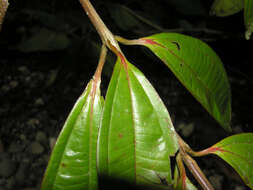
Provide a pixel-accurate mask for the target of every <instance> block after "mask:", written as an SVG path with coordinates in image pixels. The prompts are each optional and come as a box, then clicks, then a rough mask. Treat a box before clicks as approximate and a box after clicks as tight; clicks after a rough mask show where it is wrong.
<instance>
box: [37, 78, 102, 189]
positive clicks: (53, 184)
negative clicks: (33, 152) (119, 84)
mask: <svg viewBox="0 0 253 190" xmlns="http://www.w3.org/2000/svg"><path fill="white" fill-rule="evenodd" d="M99 84H100V81H95V80H91V81H90V82H89V84H88V86H87V87H86V89H85V91H84V93H83V94H82V95H81V96H80V98H79V99H78V100H77V102H76V104H75V105H74V107H73V109H72V111H71V113H70V114H69V116H68V118H67V120H66V122H65V124H64V127H63V129H62V131H61V133H60V135H59V137H58V140H57V142H56V144H55V147H54V150H53V152H52V154H51V159H50V161H49V164H48V167H47V170H46V173H45V176H44V179H43V183H42V188H41V189H42V190H65V189H66V190H67V189H68V190H69V189H71V190H79V189H90V190H95V189H97V185H98V184H97V170H96V146H97V135H98V126H99V122H100V118H101V114H102V106H103V105H102V104H103V99H102V97H101V96H100V89H99Z"/></svg>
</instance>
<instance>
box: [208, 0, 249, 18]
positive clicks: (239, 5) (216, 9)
mask: <svg viewBox="0 0 253 190" xmlns="http://www.w3.org/2000/svg"><path fill="white" fill-rule="evenodd" d="M249 1H251V0H249ZM242 9H243V0H215V1H214V3H213V5H212V8H211V11H210V13H211V14H214V15H216V16H220V17H223V16H229V15H232V14H235V13H237V12H239V11H241V10H242Z"/></svg>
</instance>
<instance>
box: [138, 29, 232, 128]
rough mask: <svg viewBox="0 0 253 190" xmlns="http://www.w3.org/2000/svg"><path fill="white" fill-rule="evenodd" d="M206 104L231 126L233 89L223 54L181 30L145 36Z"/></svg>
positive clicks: (144, 40) (222, 120) (167, 63)
mask: <svg viewBox="0 0 253 190" xmlns="http://www.w3.org/2000/svg"><path fill="white" fill-rule="evenodd" d="M140 40H141V41H142V43H141V44H142V45H145V46H146V47H148V48H149V49H150V50H151V51H153V53H155V55H156V56H157V57H159V58H160V59H161V60H162V61H163V62H164V63H165V64H166V65H167V66H168V67H169V68H170V70H171V71H172V72H173V73H174V74H175V76H176V77H177V78H178V79H179V81H180V82H181V83H182V84H183V85H184V86H185V87H186V88H187V89H188V90H189V91H190V92H191V94H192V95H193V96H194V97H195V98H196V99H197V100H198V101H199V102H200V103H201V104H202V106H203V107H204V108H205V109H206V110H207V111H208V112H209V113H210V114H211V115H212V116H213V117H214V118H215V119H216V120H217V121H218V122H219V123H220V125H221V126H222V127H223V128H225V129H226V130H230V120H231V92H230V85H229V82H228V78H227V75H226V72H225V70H224V67H223V65H222V62H221V60H220V58H219V57H218V56H217V55H216V53H215V52H214V51H213V50H212V49H211V48H210V47H209V46H208V45H207V44H205V43H204V42H202V41H200V40H198V39H196V38H192V37H190V36H185V35H182V34H177V33H161V34H155V35H152V36H149V37H145V38H141V39H140Z"/></svg>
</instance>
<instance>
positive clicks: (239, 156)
mask: <svg viewBox="0 0 253 190" xmlns="http://www.w3.org/2000/svg"><path fill="white" fill-rule="evenodd" d="M205 152H206V153H213V154H216V155H218V156H219V157H221V158H222V159H223V160H225V161H226V162H227V163H229V164H230V165H231V166H232V167H233V168H234V169H235V170H236V171H237V172H238V173H239V175H240V176H241V177H242V179H243V181H244V182H245V184H246V185H248V186H249V187H250V188H251V189H253V133H244V134H238V135H233V136H230V137H227V138H225V139H223V140H222V141H220V142H219V143H217V144H215V145H213V146H212V147H211V148H209V149H207V150H205Z"/></svg>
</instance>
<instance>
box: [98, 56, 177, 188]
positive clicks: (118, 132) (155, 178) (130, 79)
mask: <svg viewBox="0 0 253 190" xmlns="http://www.w3.org/2000/svg"><path fill="white" fill-rule="evenodd" d="M123 62H124V63H123ZM143 84H144V85H143ZM143 86H144V87H143ZM119 108H120V109H119ZM158 109H159V110H158ZM157 113H159V115H157ZM168 126H169V127H168ZM165 134H167V135H165ZM98 147H99V148H98V155H99V156H98V169H99V173H100V174H101V175H107V176H111V177H115V176H116V177H117V178H120V179H123V180H128V181H130V182H133V183H137V184H143V183H144V184H146V183H147V184H153V185H154V184H159V185H161V181H160V177H159V176H161V177H162V178H166V180H167V181H168V182H169V183H172V180H171V173H170V159H169V156H170V155H173V154H174V153H175V152H176V150H177V148H178V147H177V142H176V136H175V133H174V128H173V125H172V123H171V121H170V118H169V114H168V112H167V110H166V108H165V106H164V105H163V104H162V102H161V100H160V98H159V96H158V95H157V94H156V92H155V91H154V89H153V87H152V86H151V85H150V83H149V82H148V81H147V80H146V79H145V77H144V75H143V74H142V73H141V72H140V71H138V70H137V68H135V67H134V66H133V65H131V64H130V63H128V62H127V61H126V60H123V61H122V60H121V61H120V59H118V61H117V63H116V65H115V68H114V73H113V76H112V79H111V81H110V84H109V88H108V91H107V95H106V100H105V107H104V112H103V119H102V124H101V129H100V132H99V141H98Z"/></svg>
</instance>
